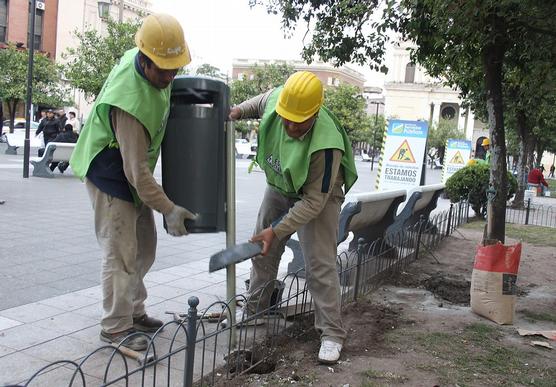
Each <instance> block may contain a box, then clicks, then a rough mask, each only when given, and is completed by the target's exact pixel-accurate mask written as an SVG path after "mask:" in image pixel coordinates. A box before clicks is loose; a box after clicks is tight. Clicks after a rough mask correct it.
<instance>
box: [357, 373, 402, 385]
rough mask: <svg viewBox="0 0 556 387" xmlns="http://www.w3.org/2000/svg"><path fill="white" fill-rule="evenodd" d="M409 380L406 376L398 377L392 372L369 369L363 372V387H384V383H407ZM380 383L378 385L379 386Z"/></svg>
mask: <svg viewBox="0 0 556 387" xmlns="http://www.w3.org/2000/svg"><path fill="white" fill-rule="evenodd" d="M407 380H408V378H406V377H405V376H401V375H396V374H394V373H393V372H390V371H375V370H373V369H369V370H367V371H365V372H363V381H362V383H361V386H362V387H375V386H380V385H383V383H387V384H390V383H396V384H400V383H405V382H406V381H407ZM377 383H378V384H377Z"/></svg>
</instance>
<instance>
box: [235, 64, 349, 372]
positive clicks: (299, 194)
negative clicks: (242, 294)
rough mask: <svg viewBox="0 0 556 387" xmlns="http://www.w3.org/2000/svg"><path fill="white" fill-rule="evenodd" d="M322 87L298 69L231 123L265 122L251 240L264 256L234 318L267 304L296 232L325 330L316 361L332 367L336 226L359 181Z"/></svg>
mask: <svg viewBox="0 0 556 387" xmlns="http://www.w3.org/2000/svg"><path fill="white" fill-rule="evenodd" d="M323 97H324V93H323V86H322V83H321V81H320V80H319V79H318V78H317V77H316V75H315V74H313V73H311V72H308V71H299V72H296V73H294V74H293V75H291V76H290V77H289V78H288V80H287V81H286V83H285V85H284V86H282V87H278V88H276V89H273V90H270V91H268V92H266V93H264V94H261V95H259V96H257V97H254V98H252V99H250V100H248V101H245V102H243V103H241V104H239V105H238V106H235V107H233V108H232V109H231V111H230V119H232V120H236V119H244V118H262V120H261V123H260V126H259V137H258V149H257V156H256V161H257V163H258V164H259V166H260V167H261V168H262V169H263V171H264V172H265V175H266V181H267V188H266V192H265V196H264V199H263V202H262V204H261V207H260V210H259V215H258V219H257V224H256V227H255V233H254V234H255V235H254V236H253V237H252V241H255V242H262V244H263V251H262V255H263V256H259V257H256V258H254V259H253V260H252V265H253V266H252V269H251V278H250V284H249V294H248V296H249V298H248V302H247V305H246V307H245V308H244V310H239V311H238V314H237V316H236V317H237V320H238V321H241V320H244V321H246V323H249V322H251V323H255V324H256V323H259V322H260V320H255V321H253V320H248V319H246V317H248V316H249V314H252V313H254V312H257V310H256V308H257V307H259V310H260V308H266V307H268V306H269V302H270V293H272V289H270V290H271V291H270V292H268V290H269V289H266V290H264V286H265V285H266V284H267V283H269V281H272V280H274V279H276V276H277V273H278V266H279V263H280V258H281V255H282V253H283V252H284V248H285V245H286V242H287V241H288V239H289V238H290V236H291V235H292V234H293V233H295V232H297V234H298V235H299V241H300V243H301V248H302V251H303V255H304V258H305V269H306V273H307V283H308V286H309V290H310V292H311V295H312V297H313V301H314V303H315V327H316V329H317V330H318V331H320V332H321V347H320V351H319V355H318V360H319V361H320V362H322V363H329V364H332V363H335V362H337V361H338V359H339V357H340V352H341V350H342V345H343V343H344V340H345V338H346V330H345V329H344V327H343V326H342V321H341V317H340V284H339V280H338V274H337V272H336V253H337V251H336V250H337V248H336V247H337V246H336V245H337V239H338V235H337V229H338V218H339V214H340V207H341V205H342V203H343V201H344V195H345V192H347V191H348V190H349V189H350V188H351V186H352V185H353V184H354V183H355V181H356V180H357V171H356V169H355V162H354V159H353V153H352V149H351V142H350V140H349V139H348V137H347V135H346V132H345V130H344V129H343V128H342V127H341V125H340V124H339V123H338V120H337V119H336V117H335V116H334V115H333V114H332V113H331V112H330V111H329V110H328V109H326V108H325V107H324V106H322V102H323Z"/></svg>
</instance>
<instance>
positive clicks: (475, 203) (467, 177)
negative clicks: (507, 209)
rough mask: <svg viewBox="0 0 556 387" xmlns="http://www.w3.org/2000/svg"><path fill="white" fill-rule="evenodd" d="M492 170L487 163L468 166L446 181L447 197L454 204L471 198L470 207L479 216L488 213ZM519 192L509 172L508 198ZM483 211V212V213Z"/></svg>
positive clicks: (515, 181)
mask: <svg viewBox="0 0 556 387" xmlns="http://www.w3.org/2000/svg"><path fill="white" fill-rule="evenodd" d="M489 178H490V168H489V166H488V165H487V164H486V163H477V164H473V165H469V166H466V167H465V168H462V169H460V170H459V171H457V172H456V173H454V174H453V175H452V176H450V178H449V179H448V180H447V181H446V195H447V196H448V198H449V199H450V201H452V202H457V201H459V200H461V199H462V198H463V199H465V198H469V205H470V206H471V208H472V209H473V211H475V214H476V215H477V216H482V214H484V213H486V206H487V195H486V191H487V189H488V183H489ZM516 190H517V180H516V179H515V177H514V176H513V175H512V174H511V173H510V172H508V197H507V199H509V198H511V197H512V196H513V195H514V194H515V192H516ZM481 210H482V211H481Z"/></svg>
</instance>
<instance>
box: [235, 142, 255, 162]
mask: <svg viewBox="0 0 556 387" xmlns="http://www.w3.org/2000/svg"><path fill="white" fill-rule="evenodd" d="M256 154H257V144H256V143H254V144H253V143H250V142H249V141H247V140H246V139H245V138H236V157H240V158H242V159H248V158H253V157H255V155H256Z"/></svg>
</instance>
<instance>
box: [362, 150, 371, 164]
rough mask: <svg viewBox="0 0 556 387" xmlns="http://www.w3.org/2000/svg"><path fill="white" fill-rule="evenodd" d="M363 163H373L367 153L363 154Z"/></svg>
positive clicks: (363, 152)
mask: <svg viewBox="0 0 556 387" xmlns="http://www.w3.org/2000/svg"><path fill="white" fill-rule="evenodd" d="M361 161H365V162H371V156H369V154H368V153H367V152H365V151H362V152H361Z"/></svg>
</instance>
